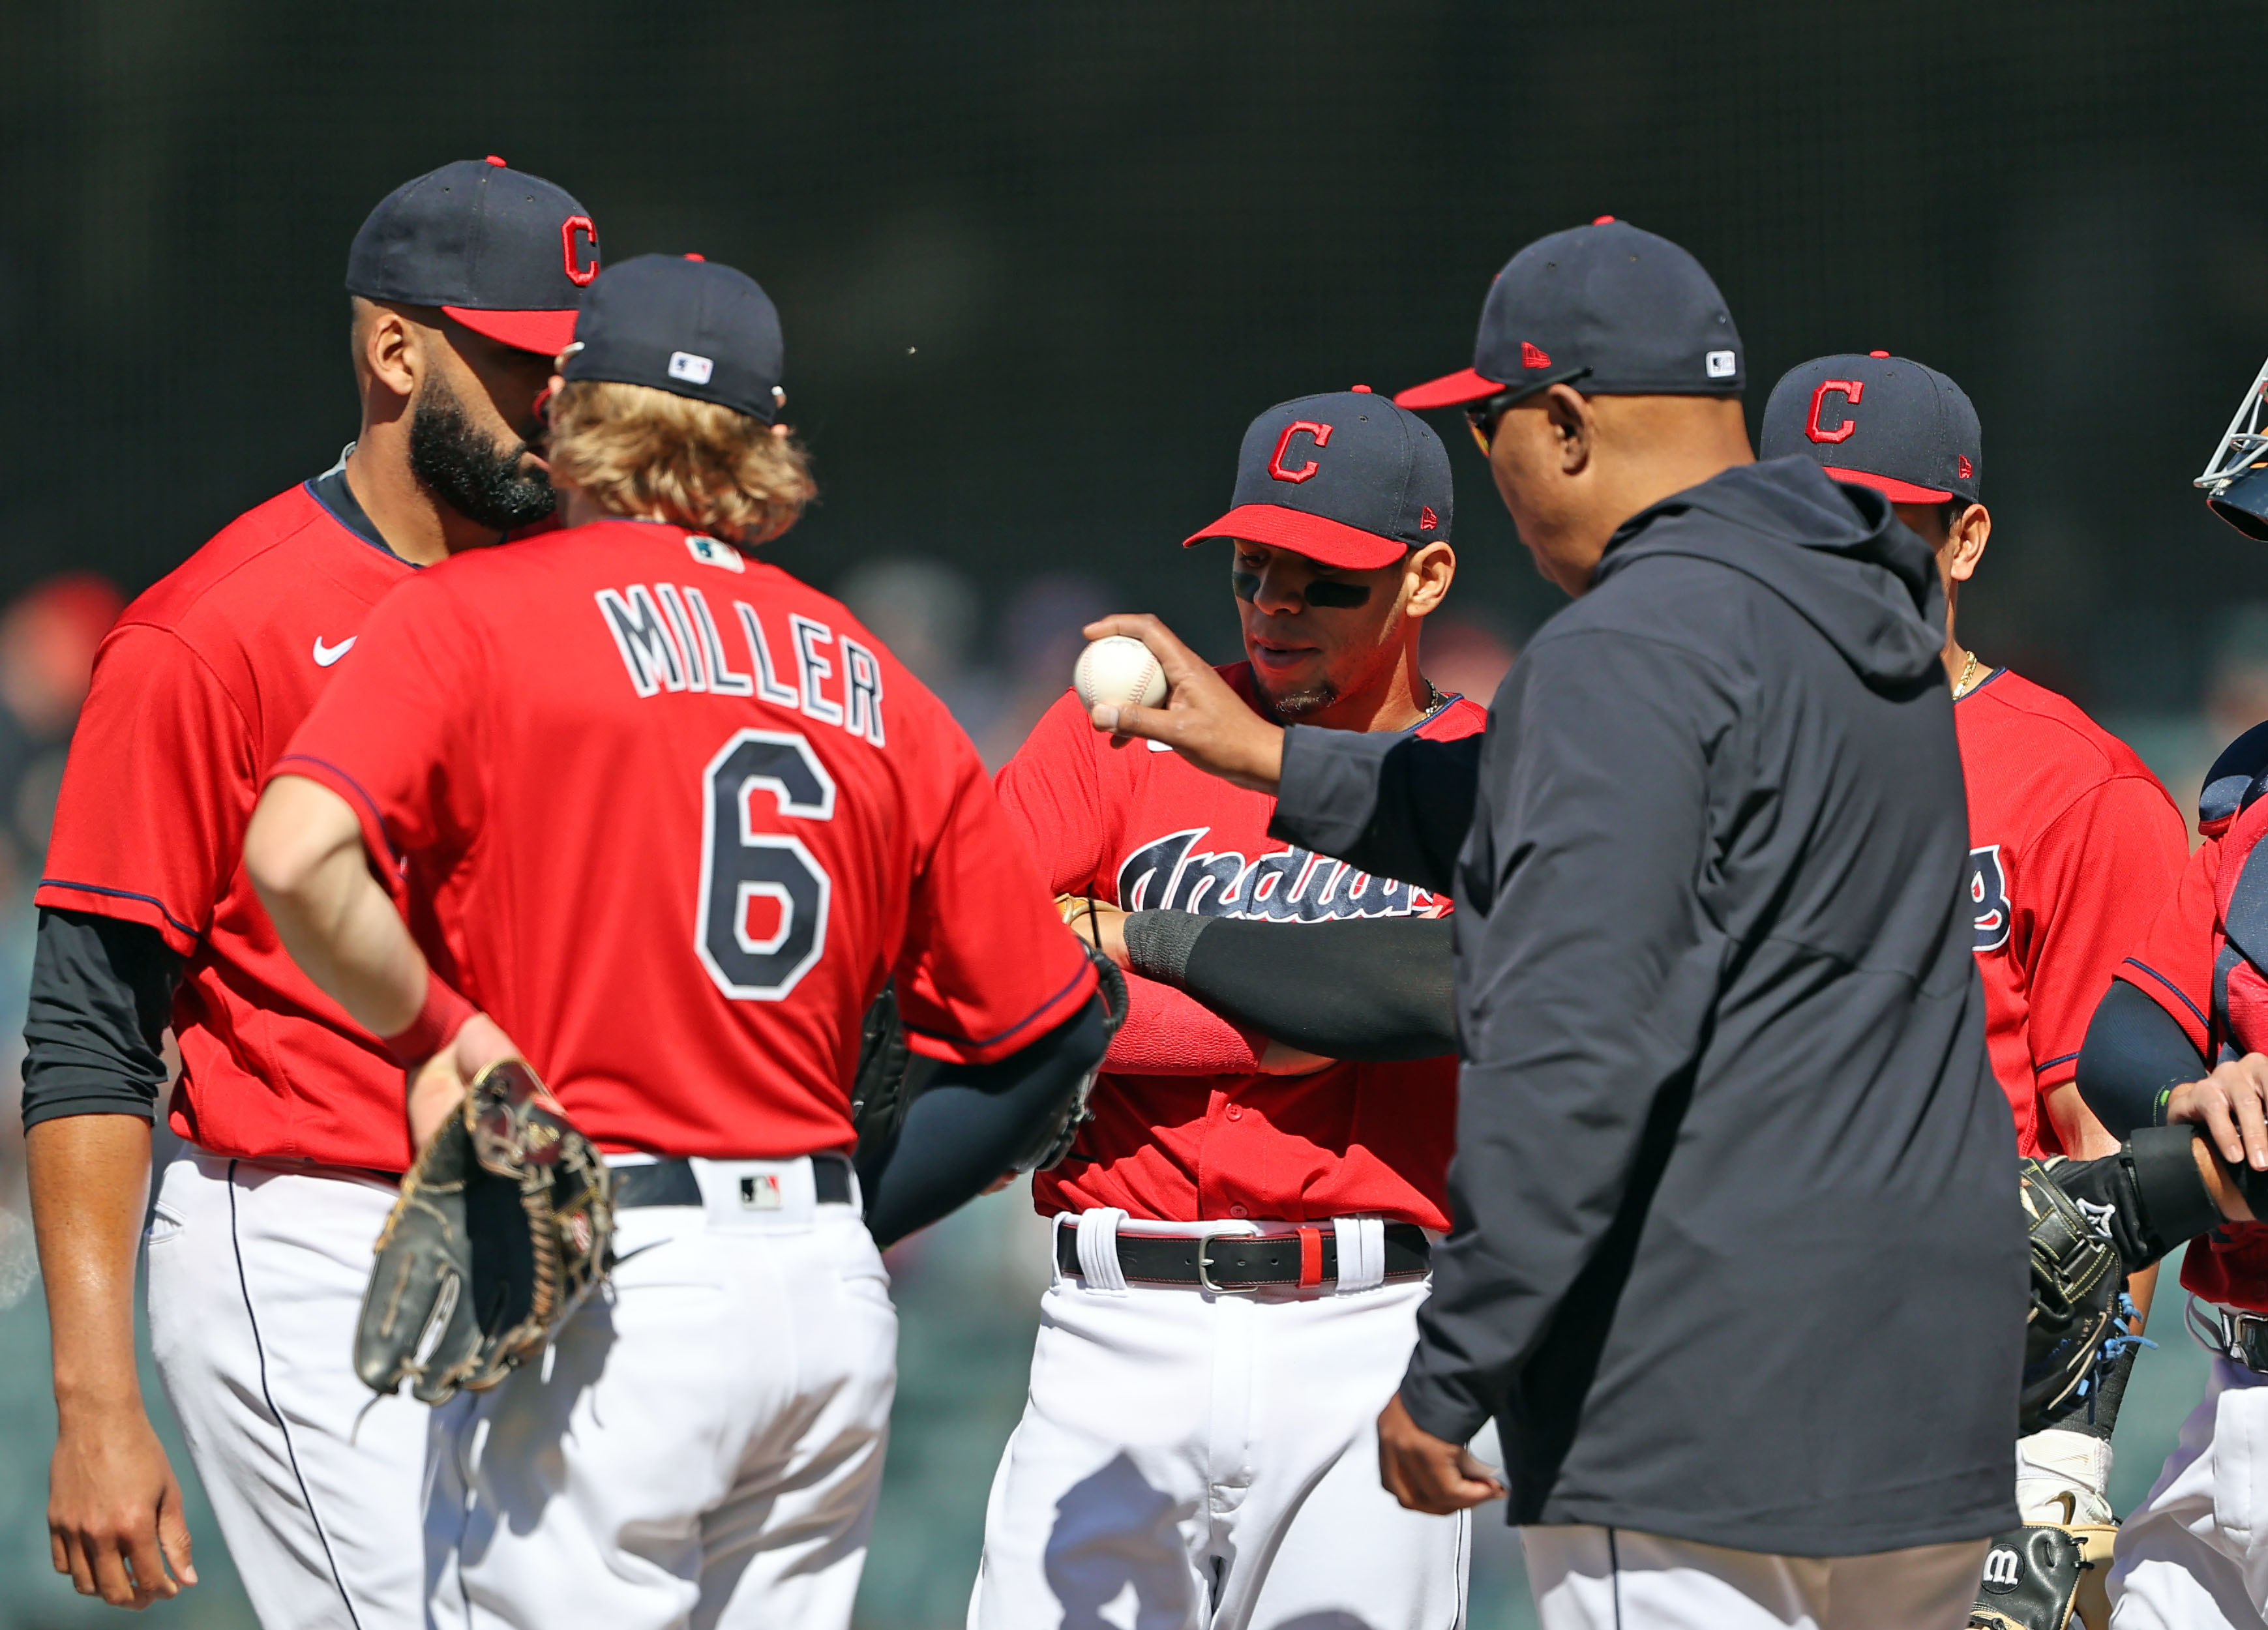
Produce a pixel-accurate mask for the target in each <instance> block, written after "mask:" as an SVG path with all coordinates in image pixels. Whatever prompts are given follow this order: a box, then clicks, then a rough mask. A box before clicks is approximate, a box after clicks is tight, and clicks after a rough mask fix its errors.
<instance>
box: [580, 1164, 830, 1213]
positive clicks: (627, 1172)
mask: <svg viewBox="0 0 2268 1630" xmlns="http://www.w3.org/2000/svg"><path fill="white" fill-rule="evenodd" d="M614 1171H615V1210H617V1211H627V1210H629V1209H630V1208H632V1207H634V1206H697V1205H700V1204H701V1203H702V1199H701V1179H700V1178H697V1177H696V1176H695V1175H694V1173H693V1163H692V1162H691V1161H689V1160H656V1161H651V1162H641V1163H639V1164H637V1165H634V1166H616V1167H615V1169H614ZM811 1180H812V1186H813V1187H814V1189H816V1190H817V1191H818V1194H819V1203H820V1204H821V1205H822V1206H847V1205H849V1204H850V1203H851V1162H850V1161H849V1159H848V1158H846V1157H845V1156H841V1155H814V1156H812V1157H811Z"/></svg>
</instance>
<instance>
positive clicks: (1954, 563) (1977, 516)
mask: <svg viewBox="0 0 2268 1630" xmlns="http://www.w3.org/2000/svg"><path fill="white" fill-rule="evenodd" d="M1947 541H1948V543H1949V544H1950V545H1951V552H1950V553H1949V554H1948V555H1947V557H1946V562H1945V575H1946V576H1948V577H1950V578H1952V579H1953V580H1954V582H1955V583H1966V582H1968V581H1969V579H1970V577H1971V576H1974V575H1975V574H1976V571H1977V562H1979V561H1981V560H1983V559H1984V558H1985V545H1986V544H1987V543H1989V542H1991V541H1992V511H1991V510H1988V509H1986V508H1985V506H1984V505H1983V504H1981V503H1972V504H1970V506H1969V507H1968V508H1967V509H1966V510H1962V512H1961V514H1960V515H1959V516H1958V517H1956V518H1955V520H1954V523H1953V525H1952V527H1951V528H1950V529H1949V535H1948V539H1947Z"/></svg>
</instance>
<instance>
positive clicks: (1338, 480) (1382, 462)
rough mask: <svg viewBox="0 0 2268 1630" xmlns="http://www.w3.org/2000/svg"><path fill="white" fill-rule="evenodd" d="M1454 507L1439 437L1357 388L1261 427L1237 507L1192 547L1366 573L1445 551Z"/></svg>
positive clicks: (1250, 439)
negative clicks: (1415, 554)
mask: <svg viewBox="0 0 2268 1630" xmlns="http://www.w3.org/2000/svg"><path fill="white" fill-rule="evenodd" d="M1451 508H1452V504H1451V493H1450V486H1449V459H1448V454H1447V453H1446V452H1443V451H1442V447H1441V442H1440V437H1437V436H1435V435H1434V434H1433V432H1432V430H1431V429H1429V428H1428V427H1427V426H1426V424H1425V421H1424V420H1422V419H1420V418H1418V416H1417V415H1415V414H1412V413H1410V412H1407V411H1405V410H1404V409H1402V408H1396V407H1395V406H1394V405H1393V404H1392V403H1391V402H1388V401H1387V400H1385V399H1384V398H1382V397H1380V396H1377V395H1374V394H1373V393H1371V392H1370V391H1368V390H1367V389H1366V388H1364V387H1361V386H1357V387H1356V388H1355V389H1353V390H1351V391H1339V392H1334V393H1331V394H1329V395H1328V396H1303V397H1301V398H1300V399H1299V400H1297V401H1289V402H1280V403H1278V405H1277V406H1275V407H1273V408H1270V409H1269V410H1268V411H1267V412H1266V413H1263V414H1262V415H1260V416H1259V417H1258V418H1257V419H1255V420H1254V421H1253V422H1252V424H1251V427H1250V428H1249V429H1248V430H1246V431H1245V433H1244V448H1243V452H1242V453H1241V455H1240V457H1239V458H1238V459H1237V470H1236V493H1235V497H1234V500H1233V507H1232V508H1231V509H1230V510H1229V511H1228V513H1227V514H1226V515H1224V516H1222V517H1221V518H1220V519H1219V520H1217V521H1215V522H1214V523H1213V524H1212V525H1210V526H1208V527H1206V528H1205V529H1204V531H1203V532H1198V533H1197V534H1195V535H1194V536H1193V537H1191V538H1190V539H1189V540H1188V541H1189V542H1190V543H1197V542H1199V541H1200V540H1204V539H1206V538H1242V539H1245V540H1248V541H1249V542H1253V543H1263V544H1267V545H1270V546H1271V547H1276V548H1282V549H1288V550H1290V551H1292V553H1293V554H1304V555H1306V556H1307V558H1308V559H1310V560H1314V561H1320V562H1322V563H1323V564H1324V565H1326V566H1337V567H1341V568H1344V569H1349V570H1355V571H1366V570H1370V569H1374V568H1377V567H1381V566H1390V565H1392V564H1393V563H1394V562H1395V561H1398V560H1400V559H1401V558H1402V557H1403V554H1406V553H1407V552H1408V551H1409V550H1410V549H1412V548H1414V547H1418V545H1420V544H1425V543H1433V542H1447V540H1448V535H1449V520H1450V513H1451Z"/></svg>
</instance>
